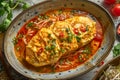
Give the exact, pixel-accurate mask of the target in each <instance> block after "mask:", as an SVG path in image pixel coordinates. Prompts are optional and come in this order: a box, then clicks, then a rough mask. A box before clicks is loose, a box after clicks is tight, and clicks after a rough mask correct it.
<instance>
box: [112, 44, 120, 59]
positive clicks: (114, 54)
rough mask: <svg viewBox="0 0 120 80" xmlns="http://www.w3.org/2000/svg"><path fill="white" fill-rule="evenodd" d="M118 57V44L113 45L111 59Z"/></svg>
mask: <svg viewBox="0 0 120 80" xmlns="http://www.w3.org/2000/svg"><path fill="white" fill-rule="evenodd" d="M118 55H120V43H118V44H117V45H115V46H114V49H113V57H116V56H118Z"/></svg>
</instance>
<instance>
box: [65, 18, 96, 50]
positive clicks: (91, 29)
mask: <svg viewBox="0 0 120 80" xmlns="http://www.w3.org/2000/svg"><path fill="white" fill-rule="evenodd" d="M66 22H67V23H68V24H70V25H71V28H72V31H73V33H74V35H75V37H76V40H77V42H78V45H79V48H80V47H82V46H84V45H86V44H88V43H89V42H90V41H91V40H92V39H93V38H94V37H95V34H96V22H95V21H93V20H92V19H90V18H89V17H87V16H79V17H78V16H75V17H73V18H70V19H67V20H66Z"/></svg>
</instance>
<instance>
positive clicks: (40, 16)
mask: <svg viewBox="0 0 120 80" xmlns="http://www.w3.org/2000/svg"><path fill="white" fill-rule="evenodd" d="M39 18H40V19H43V20H44V19H48V18H49V16H47V15H39Z"/></svg>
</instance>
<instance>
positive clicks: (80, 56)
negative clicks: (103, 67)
mask: <svg viewBox="0 0 120 80" xmlns="http://www.w3.org/2000/svg"><path fill="white" fill-rule="evenodd" d="M79 61H80V62H83V59H82V55H81V54H80V55H79Z"/></svg>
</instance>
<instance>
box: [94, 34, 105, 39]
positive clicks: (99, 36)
mask: <svg viewBox="0 0 120 80" xmlns="http://www.w3.org/2000/svg"><path fill="white" fill-rule="evenodd" d="M102 38H103V37H102V35H101V34H98V33H97V34H96V35H95V39H96V40H99V41H100V40H102Z"/></svg>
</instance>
